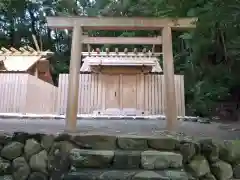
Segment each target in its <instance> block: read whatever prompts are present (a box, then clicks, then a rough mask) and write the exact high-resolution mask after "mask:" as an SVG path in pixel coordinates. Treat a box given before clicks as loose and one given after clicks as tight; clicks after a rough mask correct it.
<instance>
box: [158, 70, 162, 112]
mask: <svg viewBox="0 0 240 180" xmlns="http://www.w3.org/2000/svg"><path fill="white" fill-rule="evenodd" d="M161 93H162V83H161V75H159V74H158V75H157V97H158V107H159V110H158V113H159V114H163V113H162V94H161Z"/></svg>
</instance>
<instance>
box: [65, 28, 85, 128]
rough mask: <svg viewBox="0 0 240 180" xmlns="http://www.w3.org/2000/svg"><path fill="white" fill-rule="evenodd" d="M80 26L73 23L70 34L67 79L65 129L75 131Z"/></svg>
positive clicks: (79, 60) (80, 49)
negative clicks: (69, 58) (70, 42)
mask: <svg viewBox="0 0 240 180" xmlns="http://www.w3.org/2000/svg"><path fill="white" fill-rule="evenodd" d="M81 39H82V28H81V27H80V26H79V25H77V24H76V23H75V25H74V28H73V35H72V47H71V60H70V68H69V79H68V99H67V112H66V130H67V131H68V132H75V131H76V126H77V113H78V92H79V72H80V63H81V54H82V44H81Z"/></svg>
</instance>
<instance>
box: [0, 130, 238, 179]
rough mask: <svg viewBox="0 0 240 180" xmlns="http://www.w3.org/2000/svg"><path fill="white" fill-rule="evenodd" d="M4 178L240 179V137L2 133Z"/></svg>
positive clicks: (1, 171) (1, 172)
mask: <svg viewBox="0 0 240 180" xmlns="http://www.w3.org/2000/svg"><path fill="white" fill-rule="evenodd" d="M0 150H1V157H0V180H12V179H14V180H26V179H28V180H47V179H52V180H60V179H64V180H147V179H150V180H188V179H192V180H228V179H233V178H240V141H237V140H235V141H223V142H217V141H213V140H211V139H204V140H191V139H187V138H184V137H181V138H180V137H176V136H172V135H171V136H170V135H163V136H161V137H159V138H150V137H130V136H128V137H114V136H102V135H101V136H100V135H84V136H83V135H82V136H73V135H72V136H70V135H67V134H61V135H56V136H54V135H43V134H26V133H15V134H13V135H1V136H0Z"/></svg>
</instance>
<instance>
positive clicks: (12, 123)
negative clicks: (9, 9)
mask: <svg viewBox="0 0 240 180" xmlns="http://www.w3.org/2000/svg"><path fill="white" fill-rule="evenodd" d="M64 124H65V121H64V120H42V119H0V131H1V132H6V133H12V132H16V131H25V132H29V133H51V134H55V133H61V132H63V131H64ZM165 125H166V122H165V121H164V120H84V119H83V120H79V121H78V125H77V126H78V130H79V132H80V133H82V134H109V135H140V136H159V135H161V134H162V133H163V132H164V130H165ZM237 127H239V128H237ZM177 132H179V133H184V134H185V135H187V136H193V137H211V138H214V139H215V138H217V139H226V140H228V139H239V138H240V124H230V125H226V124H224V125H223V124H220V123H211V124H200V123H196V122H179V126H178V129H177Z"/></svg>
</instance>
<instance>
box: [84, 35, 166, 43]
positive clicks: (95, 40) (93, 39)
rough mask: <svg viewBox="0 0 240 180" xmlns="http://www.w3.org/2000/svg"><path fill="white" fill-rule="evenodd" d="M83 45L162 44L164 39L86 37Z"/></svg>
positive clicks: (159, 37)
mask: <svg viewBox="0 0 240 180" xmlns="http://www.w3.org/2000/svg"><path fill="white" fill-rule="evenodd" d="M82 43H83V44H143V45H153V44H162V37H161V36H158V37H84V39H83V42H82Z"/></svg>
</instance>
